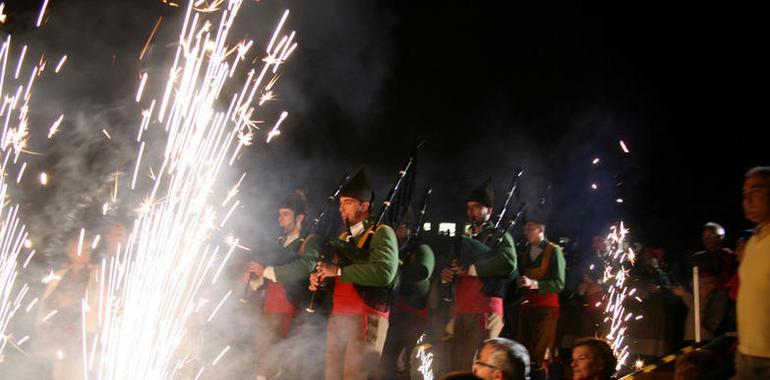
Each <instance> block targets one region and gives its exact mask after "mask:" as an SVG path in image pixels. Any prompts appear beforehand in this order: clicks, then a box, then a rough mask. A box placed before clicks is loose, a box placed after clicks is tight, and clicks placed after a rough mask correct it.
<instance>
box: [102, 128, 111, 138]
mask: <svg viewBox="0 0 770 380" xmlns="http://www.w3.org/2000/svg"><path fill="white" fill-rule="evenodd" d="M102 133H103V134H104V135H105V136H107V140H112V136H110V133H109V132H107V130H106V129H104V128H102Z"/></svg>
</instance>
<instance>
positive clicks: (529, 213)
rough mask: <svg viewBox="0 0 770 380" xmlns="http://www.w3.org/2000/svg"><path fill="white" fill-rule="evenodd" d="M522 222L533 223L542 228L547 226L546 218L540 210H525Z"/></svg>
mask: <svg viewBox="0 0 770 380" xmlns="http://www.w3.org/2000/svg"><path fill="white" fill-rule="evenodd" d="M524 221H525V222H526V223H530V222H532V223H535V224H539V225H542V226H545V225H548V217H547V215H546V212H545V211H544V210H541V209H536V208H532V209H527V210H526V211H525V214H524Z"/></svg>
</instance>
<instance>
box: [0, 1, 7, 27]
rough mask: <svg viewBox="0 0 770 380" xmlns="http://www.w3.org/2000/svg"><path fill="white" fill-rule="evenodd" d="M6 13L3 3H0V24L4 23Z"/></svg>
mask: <svg viewBox="0 0 770 380" xmlns="http://www.w3.org/2000/svg"><path fill="white" fill-rule="evenodd" d="M7 17H8V15H6V14H5V3H0V24H5V20H6V19H7Z"/></svg>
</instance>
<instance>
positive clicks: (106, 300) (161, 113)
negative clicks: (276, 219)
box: [84, 0, 294, 380]
mask: <svg viewBox="0 0 770 380" xmlns="http://www.w3.org/2000/svg"><path fill="white" fill-rule="evenodd" d="M197 3H198V5H201V4H202V3H201V2H200V1H198V2H197ZM242 4H243V1H242V0H229V1H219V0H217V2H215V3H213V4H211V5H208V6H205V7H203V8H196V6H195V2H194V1H192V0H191V1H188V2H187V3H186V8H185V13H184V21H183V23H182V28H181V32H180V34H179V39H178V43H177V44H176V53H175V55H174V58H173V61H172V64H171V66H170V68H169V69H168V76H167V78H165V79H163V80H162V83H164V84H165V87H164V88H163V90H161V92H160V93H159V94H158V95H160V96H159V99H158V97H155V96H150V95H149V94H145V95H146V96H145V97H147V98H153V99H151V100H150V99H147V100H144V99H142V97H141V96H140V95H141V90H140V91H137V97H136V99H137V100H138V101H139V102H140V103H141V104H142V108H143V111H142V121H141V123H140V125H138V128H139V130H137V140H138V142H139V144H138V145H139V146H138V147H139V149H138V152H137V159H136V163H135V166H134V172H133V176H132V180H131V188H132V189H136V188H140V189H148V191H147V193H146V194H147V195H146V196H145V197H143V199H144V200H143V201H142V204H141V207H140V210H139V214H138V216H137V218H136V219H135V221H134V223H133V226H132V228H131V233H130V234H129V237H128V241H127V242H126V245H125V246H123V249H122V250H120V251H119V252H118V254H117V255H116V256H115V257H112V258H110V259H109V260H108V262H105V263H104V264H103V265H102V272H103V273H102V274H101V275H102V277H103V280H102V281H101V284H100V294H102V296H101V297H100V300H99V301H100V305H99V307H98V312H99V315H100V317H99V321H100V322H99V331H98V333H99V335H98V338H95V339H98V342H97V343H96V345H97V348H96V349H91V351H92V352H95V354H91V357H93V355H97V356H99V360H96V361H95V364H94V368H93V372H92V373H91V376H90V377H91V378H96V379H105V380H106V379H109V380H117V379H172V378H175V377H177V376H179V375H180V373H181V371H184V373H185V376H189V377H195V376H193V375H194V374H196V373H197V375H198V376H200V375H201V374H203V371H204V370H205V368H206V367H205V366H202V367H200V368H182V367H184V365H185V363H187V362H190V361H189V360H185V358H188V355H186V352H185V351H184V349H185V348H186V345H184V344H183V342H184V339H185V336H186V334H189V330H190V329H191V328H193V327H191V325H190V321H191V319H192V318H193V317H194V316H195V317H196V320H198V319H200V320H201V321H206V320H208V321H211V320H213V318H215V317H216V315H217V311H219V310H220V308H221V307H222V306H223V305H225V303H227V302H228V301H229V300H230V298H231V297H230V295H231V294H232V291H230V292H228V293H227V294H226V295H224V297H223V298H221V300H220V301H219V302H218V303H217V304H216V305H211V304H208V303H206V302H204V301H203V300H202V299H201V298H200V296H199V292H200V290H201V288H202V287H204V286H206V287H208V286H210V283H211V282H213V281H216V278H217V277H218V275H219V274H220V273H222V269H223V268H224V265H225V264H226V263H227V259H228V258H229V257H230V255H231V254H232V252H233V251H234V250H235V249H243V247H242V246H240V245H238V239H236V238H230V239H228V241H229V242H234V243H233V244H230V245H229V247H227V248H229V249H227V250H225V249H222V248H221V247H220V244H221V243H212V242H209V240H210V239H211V237H212V236H215V235H217V234H219V233H226V232H227V231H220V229H221V228H224V227H226V226H227V220H228V219H229V218H230V216H231V214H232V213H233V212H235V210H236V209H237V208H238V205H239V201H238V200H235V201H234V202H233V203H232V204H229V203H228V201H229V200H230V198H233V197H235V195H236V194H237V187H238V185H240V181H238V182H239V183H238V185H236V186H235V187H234V188H233V190H231V191H230V192H222V194H220V193H218V192H216V191H215V190H216V189H217V188H219V187H220V184H219V183H218V182H219V177H221V173H222V172H223V170H225V169H226V168H227V166H228V165H229V164H230V161H228V160H229V159H230V158H231V157H234V156H235V152H237V151H238V150H239V149H241V147H242V146H246V145H248V144H249V143H250V141H249V140H248V139H247V138H245V136H247V135H248V134H249V133H252V132H251V128H252V126H251V125H252V124H253V121H252V120H251V118H250V116H251V113H252V112H253V111H254V109H255V108H256V107H258V105H257V104H255V102H254V99H255V97H254V96H253V94H256V93H261V92H262V91H264V88H263V87H264V83H262V79H261V78H263V77H264V73H265V72H267V71H268V70H272V69H274V68H277V66H279V65H280V64H281V63H283V62H284V60H283V58H282V57H285V56H286V55H287V51H288V50H287V48H285V47H284V48H283V50H281V51H279V50H278V49H277V48H275V49H274V48H272V43H271V44H270V46H269V48H268V49H267V58H266V59H264V60H262V61H261V63H260V65H261V66H262V67H261V68H259V69H256V68H247V69H248V70H251V72H252V74H251V75H241V74H240V73H239V74H233V73H234V69H233V68H234V67H235V66H236V65H238V64H239V63H244V62H249V61H250V59H247V57H246V56H247V54H248V50H249V49H248V47H250V46H252V44H253V42H251V41H248V42H244V41H242V40H236V39H231V38H230V35H229V34H230V32H231V28H232V27H233V24H234V22H235V20H236V18H237V15H238V13H239V10H240V7H241V5H242ZM218 5H221V6H222V9H216V7H217V6H218ZM287 16H288V12H285V13H284V16H283V18H282V21H281V22H280V23H279V27H278V28H277V29H276V30H275V32H274V33H273V38H272V39H273V40H276V39H279V38H281V39H284V38H285V39H286V41H287V43H288V42H291V41H292V38H293V37H292V38H290V37H288V36H284V34H285V33H284V32H283V31H282V26H283V25H284V23H285V21H286V17H287ZM289 34H291V33H289ZM151 38H152V37H151ZM231 40H232V41H231ZM287 43H284V45H286V44H287ZM292 46H294V45H292ZM233 49H235V50H233ZM233 51H237V52H238V53H237V54H229V52H233ZM257 70H259V71H257ZM256 72H260V73H262V74H261V75H259V76H256V77H255V76H254V74H253V73H256ZM238 77H245V81H244V82H243V83H242V84H240V86H232V85H230V84H229V83H228V81H229V80H231V78H238ZM146 80H147V79H146V76H145V75H143V76H142V83H141V84H140V88H143V87H144V86H145V85H146V84H145V81H146ZM153 80H155V77H154V78H153ZM147 86H148V87H147V88H150V87H149V85H147ZM230 88H235V90H233V93H232V94H228V93H225V90H224V89H230ZM228 91H229V90H228ZM250 95H251V96H250ZM222 99H227V101H226V102H224V103H223V104H226V105H228V106H227V108H226V109H220V106H219V105H220V104H221V103H220V102H221V100H222ZM156 104H157V107H156V106H155V105H156ZM285 117H286V116H285V115H283V116H282V117H281V120H282V119H283V118H285ZM277 124H280V123H277ZM149 128H154V129H155V131H154V133H149V132H148V133H143V131H144V130H149ZM275 130H276V131H277V127H276V128H275ZM159 135H162V136H164V137H165V140H164V141H162V146H161V147H160V149H159V150H158V149H155V147H158V146H159V145H161V144H159V142H160V141H151V140H148V139H149V137H150V136H159ZM143 161H147V164H144V163H143ZM147 166H149V167H152V168H156V169H157V170H153V175H152V176H151V178H150V179H149V180H148V179H146V177H145V176H139V175H138V172H139V170H140V168H142V167H147ZM242 178H243V177H241V179H242ZM147 182H149V183H147ZM223 200H224V201H223ZM226 206H228V207H227V208H225V207H226ZM221 215H224V217H221ZM223 240H224V239H223ZM217 241H222V240H219V239H217ZM215 263H217V264H218V268H217V267H216V265H215ZM212 278H213V279H212ZM203 314H206V315H203ZM226 351H227V348H226V349H225V350H224V351H222V352H221V353H220V355H219V356H218V357H217V359H216V360H215V361H214V363H213V364H212V365H215V364H216V362H218V361H219V360H220V359H221V358H222V356H223V355H224V353H225V352H226ZM84 352H85V350H84ZM89 362H90V361H89ZM206 363H209V362H208V361H207V362H206Z"/></svg>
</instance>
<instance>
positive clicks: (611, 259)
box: [602, 222, 639, 370]
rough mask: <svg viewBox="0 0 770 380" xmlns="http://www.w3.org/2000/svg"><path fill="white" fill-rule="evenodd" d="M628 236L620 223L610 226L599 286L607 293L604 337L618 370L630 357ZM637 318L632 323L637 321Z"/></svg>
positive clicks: (631, 316) (631, 291) (631, 293)
mask: <svg viewBox="0 0 770 380" xmlns="http://www.w3.org/2000/svg"><path fill="white" fill-rule="evenodd" d="M627 234H628V230H627V229H626V228H625V227H624V226H623V222H621V223H620V224H619V225H617V226H612V227H611V228H610V234H609V235H608V236H607V243H608V244H607V246H608V247H610V250H609V252H607V253H606V254H605V255H604V256H603V257H602V259H603V261H604V264H605V269H604V276H603V279H602V283H603V284H604V285H605V288H606V290H607V298H606V306H605V308H604V316H605V318H604V322H605V323H607V324H608V326H607V330H608V334H607V336H606V338H607V340H608V341H609V342H610V347H612V351H613V353H614V354H615V357H617V358H618V364H617V367H616V369H617V370H619V369H620V368H622V367H623V366H624V365H625V363H626V360H627V359H628V356H629V354H630V353H629V351H628V342H627V341H626V335H625V334H626V332H627V331H628V322H629V321H630V320H631V319H632V318H633V314H632V313H631V312H629V311H628V310H626V300H627V299H628V298H629V297H631V296H632V295H633V294H634V293H636V289H631V290H629V288H628V286H627V280H628V278H629V277H628V274H629V271H630V266H631V265H633V261H632V260H629V257H630V256H632V255H629V252H631V250H630V249H628V248H627V247H626V241H625V239H626V235H627ZM635 298H636V299H637V300H638V299H639V298H638V297H635ZM638 317H639V316H637V318H635V320H638V319H639V318H638Z"/></svg>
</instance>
